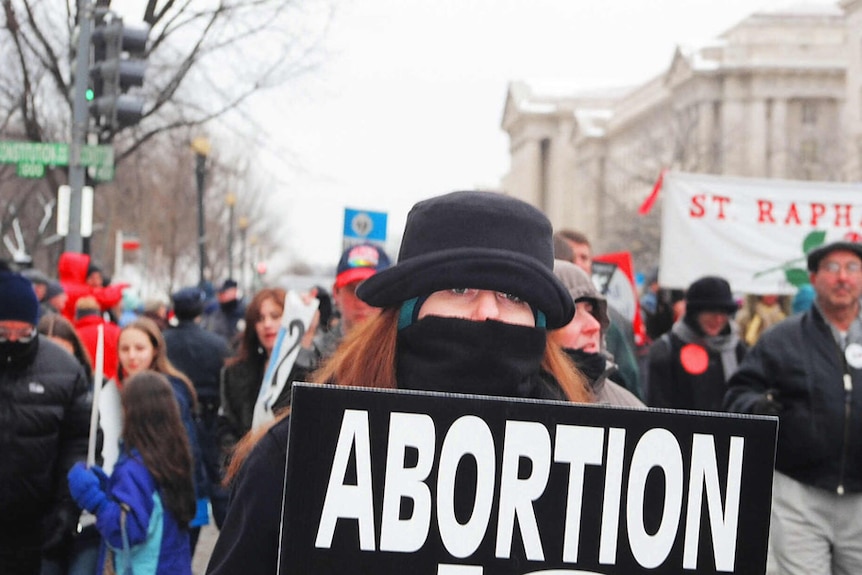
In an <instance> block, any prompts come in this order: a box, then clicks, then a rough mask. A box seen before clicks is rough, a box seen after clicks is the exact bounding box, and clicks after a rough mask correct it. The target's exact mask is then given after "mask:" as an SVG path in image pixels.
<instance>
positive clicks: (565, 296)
mask: <svg viewBox="0 0 862 575" xmlns="http://www.w3.org/2000/svg"><path fill="white" fill-rule="evenodd" d="M552 233H553V232H552V228H551V222H550V221H548V218H547V217H545V215H544V214H543V213H542V212H540V211H539V210H538V209H536V208H534V207H533V206H531V205H530V204H527V203H526V202H522V201H521V200H516V199H515V198H511V197H508V196H504V195H502V194H499V193H494V192H453V193H451V194H446V195H443V196H438V197H435V198H431V199H429V200H424V201H422V202H419V203H417V204H416V205H414V206H413V208H412V209H411V210H410V213H409V214H408V215H407V223H406V225H405V228H404V238H403V239H402V241H401V250H400V252H399V254H398V263H397V264H396V265H395V266H393V267H390V268H389V269H386V270H383V271H381V272H379V273H377V274H375V275H373V276H371V277H370V278H368V279H367V280H365V281H364V282H363V283H362V284H360V286H359V287H358V288H357V290H356V295H358V296H359V297H360V298H361V299H362V300H363V301H365V302H366V303H368V304H369V305H372V306H375V307H395V306H399V305H401V304H402V303H403V302H405V301H407V300H409V299H411V298H414V297H419V296H425V295H428V294H431V293H433V292H435V291H440V290H444V289H452V288H474V289H487V290H495V291H502V292H506V293H511V294H514V295H516V296H518V297H520V298H521V299H523V300H524V301H526V302H527V303H529V304H530V305H531V306H533V307H534V308H536V309H538V310H539V311H541V312H542V313H543V314H544V315H545V319H546V325H547V327H548V328H549V329H554V328H558V327H562V326H564V325H566V324H567V323H569V321H570V320H571V319H572V316H573V315H574V304H573V303H572V297H571V296H570V295H569V292H568V291H567V290H566V288H565V287H564V286H563V285H562V283H560V281H559V280H558V279H557V278H556V276H554V272H553V270H554V248H553V240H552Z"/></svg>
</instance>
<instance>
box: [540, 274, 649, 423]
mask: <svg viewBox="0 0 862 575" xmlns="http://www.w3.org/2000/svg"><path fill="white" fill-rule="evenodd" d="M554 275H556V276H557V277H558V278H559V279H560V281H561V282H563V285H564V286H566V289H568V290H569V293H570V294H571V295H572V301H574V302H575V317H573V318H572V321H570V322H569V323H568V324H566V325H565V326H563V327H561V328H560V329H556V330H554V331H552V332H551V333H550V334H549V336H548V337H549V338H550V339H551V340H552V341H554V342H556V343H557V344H558V345H559V346H560V347H561V348H563V351H564V352H566V354H568V356H569V357H570V358H571V359H572V361H574V362H575V365H576V366H577V367H578V369H580V370H581V372H583V374H584V375H585V376H586V377H587V380H589V382H590V387H591V388H592V390H593V395H594V396H595V402H596V403H599V404H604V405H617V406H624V407H646V406H645V405H644V404H643V402H642V401H641V400H640V399H638V398H637V396H635V394H633V393H632V392H630V391H629V390H627V389H626V388H624V387H623V386H621V385H619V384H618V383H615V382H614V381H612V380H611V379H610V376H611V375H613V374H614V373H615V372H616V371H617V365H616V364H615V363H614V362H613V356H612V355H611V354H610V353H609V352H608V351H607V349H606V346H605V331H606V330H607V329H608V326H609V325H610V318H609V317H608V302H607V300H606V299H605V297H604V296H603V295H601V294H600V293H599V292H598V290H597V289H596V287H595V286H594V285H593V282H592V280H591V279H590V278H589V276H588V275H587V274H586V272H584V271H583V270H582V269H581V268H579V267H578V266H576V265H575V264H573V263H571V262H568V261H563V260H555V261H554Z"/></svg>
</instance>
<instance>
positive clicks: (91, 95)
mask: <svg viewBox="0 0 862 575" xmlns="http://www.w3.org/2000/svg"><path fill="white" fill-rule="evenodd" d="M85 97H86V98H87V101H88V102H92V101H93V98H95V97H96V94H95V92H93V89H92V88H87V92H86V94H85Z"/></svg>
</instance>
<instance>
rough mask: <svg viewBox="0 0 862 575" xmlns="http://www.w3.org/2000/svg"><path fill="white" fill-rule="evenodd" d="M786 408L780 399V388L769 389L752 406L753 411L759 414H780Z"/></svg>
mask: <svg viewBox="0 0 862 575" xmlns="http://www.w3.org/2000/svg"><path fill="white" fill-rule="evenodd" d="M783 409H784V406H783V405H781V403H779V401H778V390H777V389H767V390H766V393H764V394H763V395H761V396H760V398H759V399H758V400H757V401H755V402H754V403H753V404H752V406H751V412H752V413H756V414H757V415H778V414H780V413H781V411H782V410H783Z"/></svg>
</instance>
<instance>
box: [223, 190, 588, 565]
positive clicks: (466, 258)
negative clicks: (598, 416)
mask: <svg viewBox="0 0 862 575" xmlns="http://www.w3.org/2000/svg"><path fill="white" fill-rule="evenodd" d="M551 236H552V229H551V223H550V221H549V220H548V218H547V217H546V216H545V215H544V214H542V213H541V212H540V211H539V210H538V209H536V208H535V207H533V206H531V205H529V204H527V203H525V202H522V201H520V200H517V199H515V198H511V197H508V196H505V195H503V194H498V193H493V192H453V193H450V194H446V195H443V196H438V197H434V198H430V199H428V200H424V201H422V202H419V203H418V204H416V205H414V206H413V208H412V209H411V210H410V213H409V214H408V216H407V222H406V225H405V229H404V236H403V240H402V243H401V249H400V253H399V257H398V263H397V264H395V265H393V266H391V267H389V268H387V269H385V270H383V271H380V272H378V273H376V274H374V275H372V276H371V277H369V278H367V279H366V280H365V281H363V282H362V283H361V284H360V285H359V286H358V287H357V288H356V295H357V297H359V298H360V299H361V300H362V301H364V302H365V303H367V304H369V305H371V306H374V307H379V308H381V311H380V313H378V314H376V315H374V317H371V318H369V319H368V320H366V321H364V322H363V323H362V324H361V325H359V326H358V327H357V328H356V329H354V330H352V331H351V332H350V333H348V334H347V335H346V337H345V339H344V341H343V342H342V343H341V345H340V346H339V348H338V349H337V350H336V352H335V354H334V355H333V356H332V357H331V358H330V360H329V361H328V362H326V363H325V364H324V365H323V367H322V368H321V369H320V370H318V371H317V372H316V374H315V375H314V376H313V378H312V379H313V381H316V382H320V383H324V382H325V383H331V384H337V385H344V386H375V387H381V388H390V389H391V388H396V389H411V390H425V391H438V392H448V393H456V394H477V395H489V396H498V397H512V398H532V399H551V400H558V401H572V402H583V403H589V402H591V401H592V394H591V393H590V391H589V388H588V383H587V382H586V381H585V378H584V376H583V375H582V374H581V373H580V372H578V371H577V370H576V369H575V368H574V366H573V365H572V364H571V361H569V359H568V357H567V356H566V355H565V354H564V353H563V352H562V350H560V348H559V347H558V346H557V345H556V344H554V342H553V341H550V339H549V338H548V330H552V329H557V328H560V327H563V326H565V325H567V324H568V323H569V322H570V321H571V319H572V317H573V315H574V303H573V301H572V297H571V295H570V294H569V292H568V290H566V288H565V286H563V285H562V283H561V282H560V281H559V280H558V279H557V277H556V276H555V275H554V273H553V265H554V253H553V243H552V238H551ZM289 422H290V417H289V415H284V416H283V417H282V418H281V419H277V420H276V422H275V423H274V424H273V425H272V427H271V428H269V429H268V430H262V432H261V433H258V434H254V433H252V434H249V435H247V436H246V439H244V440H243V442H241V443H240V444H239V446H238V449H237V451H236V452H235V453H234V458H233V460H232V462H231V470H229V473H231V471H233V472H234V475H233V483H232V486H231V488H232V499H231V506H230V509H229V511H228V515H227V518H226V519H225V523H224V525H223V526H222V530H221V533H220V535H219V538H218V540H217V541H216V546H215V548H214V550H213V554H212V556H211V557H210V563H209V566H208V567H207V573H209V574H211V575H220V574H228V573H244V574H245V575H257V574H261V575H263V574H264V573H266V574H270V573H274V572H275V571H276V570H277V567H276V565H277V561H278V558H279V557H278V547H279V545H278V544H279V524H280V520H281V501H282V492H283V487H284V481H285V461H286V459H285V458H286V449H287V439H288V433H289V429H290V428H289ZM301 439H302V438H299V440H301Z"/></svg>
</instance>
